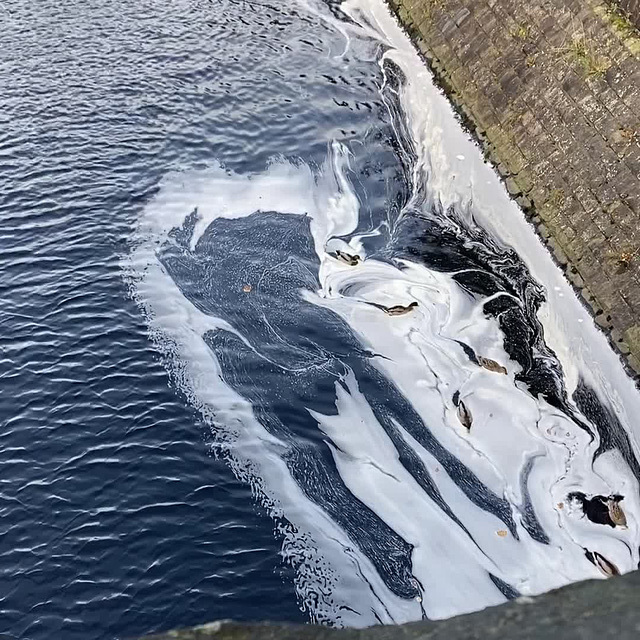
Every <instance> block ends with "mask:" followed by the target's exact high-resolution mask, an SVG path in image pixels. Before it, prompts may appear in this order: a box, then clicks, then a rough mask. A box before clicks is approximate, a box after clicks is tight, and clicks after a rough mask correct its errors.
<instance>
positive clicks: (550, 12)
mask: <svg viewBox="0 0 640 640" xmlns="http://www.w3.org/2000/svg"><path fill="white" fill-rule="evenodd" d="M388 3H389V5H390V7H391V9H392V10H393V11H394V12H395V14H396V16H397V17H398V19H399V21H400V22H401V24H402V25H403V26H404V28H405V29H406V31H407V32H408V34H409V35H410V36H411V38H412V40H413V42H414V44H415V46H416V47H417V48H418V50H419V51H420V52H421V53H422V55H423V57H424V58H425V60H426V62H427V63H428V65H429V66H430V68H431V70H432V71H433V73H434V75H435V78H436V80H437V82H438V83H439V84H440V86H441V87H442V88H443V90H444V91H445V93H446V94H447V95H448V97H449V98H450V100H451V101H452V103H453V104H454V106H455V107H456V109H457V110H458V112H459V114H460V116H461V118H462V120H463V122H464V123H465V125H466V126H467V127H468V129H469V130H470V131H471V132H472V133H473V134H474V135H475V136H476V137H477V139H478V141H479V143H480V144H481V146H482V148H483V150H484V153H485V155H486V157H487V158H488V159H489V160H490V161H492V162H493V163H494V164H495V165H496V167H497V170H498V171H499V173H500V174H501V176H502V177H503V178H504V180H505V184H506V187H507V189H508V190H509V193H510V194H511V195H512V197H513V198H514V199H516V200H517V202H518V203H519V204H520V206H521V207H522V209H523V210H524V212H525V214H526V215H527V217H528V218H529V220H530V221H531V223H532V224H534V225H535V226H536V228H537V230H538V232H539V234H540V236H541V237H542V238H543V239H544V240H545V242H546V244H547V246H548V247H549V249H550V251H551V252H552V254H553V255H554V257H555V259H556V261H557V262H558V263H559V264H560V266H561V267H562V268H563V269H564V270H565V273H566V275H567V277H568V278H569V279H570V281H571V282H572V283H573V285H574V287H575V288H576V290H577V291H578V293H579V295H580V297H581V299H582V300H583V301H584V303H585V304H586V305H587V306H588V307H589V308H590V309H591V310H592V312H593V314H594V315H595V317H596V321H597V322H598V324H599V325H600V326H601V327H602V329H603V330H604V331H605V333H606V334H607V336H608V337H609V339H610V341H611V343H612V344H613V345H614V346H615V348H616V349H617V350H618V352H619V353H620V354H621V355H622V356H623V357H624V360H625V362H626V364H627V365H628V368H629V370H630V373H631V374H633V375H634V376H635V377H636V380H638V376H639V375H640V254H639V251H640V38H639V37H638V33H637V31H636V30H634V28H633V27H632V25H631V23H630V22H629V21H627V20H626V19H625V18H624V17H623V16H622V14H621V13H618V12H617V11H615V10H613V9H612V8H611V7H610V5H608V4H605V3H604V2H602V1H600V0H586V1H582V0H526V1H525V0H516V1H514V0H388Z"/></svg>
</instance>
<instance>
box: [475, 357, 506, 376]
mask: <svg viewBox="0 0 640 640" xmlns="http://www.w3.org/2000/svg"><path fill="white" fill-rule="evenodd" d="M478 364H479V365H480V366H481V367H484V368H485V369H487V371H493V372H494V373H504V375H507V370H506V369H505V367H503V366H502V365H501V364H500V363H499V362H496V361H495V360H492V359H491V358H484V357H483V356H478Z"/></svg>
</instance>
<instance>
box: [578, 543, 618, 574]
mask: <svg viewBox="0 0 640 640" xmlns="http://www.w3.org/2000/svg"><path fill="white" fill-rule="evenodd" d="M584 551H585V555H586V556H587V560H589V562H591V563H593V564H594V565H595V566H596V567H598V569H600V571H601V572H602V573H603V574H604V575H605V576H607V578H610V577H611V576H619V575H620V571H619V569H618V567H616V565H615V564H613V562H610V561H609V560H607V559H606V558H605V557H604V556H603V555H601V554H600V553H598V552H597V551H589V550H588V549H585V550H584Z"/></svg>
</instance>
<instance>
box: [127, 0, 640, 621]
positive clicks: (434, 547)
mask: <svg viewBox="0 0 640 640" xmlns="http://www.w3.org/2000/svg"><path fill="white" fill-rule="evenodd" d="M300 6H301V11H303V12H304V11H306V12H308V13H310V14H312V15H315V16H320V17H321V19H322V20H324V21H325V23H326V24H328V25H330V28H332V29H335V30H336V32H337V33H338V34H339V35H340V38H342V40H343V42H344V49H342V50H340V51H335V52H333V56H334V59H337V60H340V59H341V56H344V55H345V52H347V51H348V52H349V55H350V56H352V57H355V58H356V59H358V60H360V62H361V63H367V64H369V65H370V66H371V72H372V73H374V72H375V73H378V74H379V77H380V79H381V82H380V84H379V96H380V104H381V105H383V108H384V109H385V110H386V113H387V115H386V119H387V123H388V127H387V131H390V132H391V133H390V134H388V135H391V137H392V141H391V143H392V147H393V149H394V159H393V161H391V160H389V159H388V158H387V165H386V166H385V165H383V166H379V167H378V168H377V170H378V171H379V172H380V173H381V174H382V175H383V176H385V177H384V188H381V191H380V193H377V194H376V193H371V194H370V195H371V199H368V197H367V193H368V191H367V188H366V186H367V185H368V183H367V178H368V177H369V176H370V175H371V174H367V173H366V171H363V165H364V163H366V155H367V153H368V152H369V151H370V150H371V148H375V145H376V140H375V136H374V140H373V141H372V140H371V139H369V140H367V141H366V142H362V143H361V144H359V143H358V140H351V141H350V142H349V143H348V144H346V143H344V142H340V141H339V140H338V139H337V138H336V139H334V140H333V142H332V143H331V144H329V145H328V147H327V150H326V156H325V159H324V161H323V162H322V163H321V164H319V163H314V162H312V161H306V160H305V159H304V158H302V157H301V156H300V155H297V156H293V157H292V156H289V153H288V150H287V149H286V148H283V149H282V150H281V154H280V155H279V156H274V157H273V158H272V159H271V161H270V163H269V164H268V166H266V167H265V168H264V169H263V170H260V171H251V172H238V171H234V170H232V169H229V168H227V167H226V166H225V164H224V162H223V161H222V163H221V162H220V159H218V158H216V157H215V155H214V154H212V157H211V159H210V161H209V162H208V163H207V166H206V167H204V168H184V169H182V170H177V171H176V170H173V171H171V172H169V173H168V174H167V175H166V176H165V177H164V178H163V180H162V183H161V185H160V190H159V192H158V194H157V195H156V196H155V197H154V198H153V199H152V200H151V201H150V202H149V203H148V204H147V206H146V207H145V208H144V210H143V211H142V212H141V214H140V217H139V220H138V223H137V226H136V231H135V237H134V248H133V249H132V252H131V254H130V255H129V256H128V258H127V260H126V261H125V269H126V274H127V278H128V281H129V283H130V285H131V289H132V292H133V295H134V297H135V299H136V300H137V301H138V303H139V305H140V307H141V308H142V310H143V311H144V313H145V316H146V317H147V319H148V323H149V327H150V330H151V336H152V338H153V340H154V342H155V344H156V345H157V346H158V347H159V348H160V349H161V350H162V352H163V353H164V355H165V362H166V365H167V367H168V368H169V370H170V371H171V372H172V374H173V376H174V379H175V380H176V381H177V383H178V385H179V388H180V390H181V391H182V392H183V393H184V394H185V396H186V397H187V398H188V399H189V401H190V402H191V403H193V405H195V406H197V407H198V408H199V410H200V411H201V412H202V414H203V415H204V416H205V418H206V419H207V420H208V422H209V424H210V425H211V427H212V429H214V432H215V434H216V437H217V438H218V439H219V441H220V442H221V443H223V446H224V447H225V448H227V450H228V451H229V452H230V456H231V459H232V461H233V462H232V464H233V465H234V468H235V470H236V472H237V473H238V474H239V475H241V477H242V478H243V479H245V480H247V481H249V482H250V483H252V485H253V487H254V489H255V491H256V494H257V495H258V496H259V498H260V499H261V500H263V501H264V503H265V504H267V505H268V506H269V508H270V509H271V511H272V514H273V515H274V516H278V517H282V518H283V519H284V521H286V522H287V523H288V525H287V526H286V527H285V529H284V535H285V544H284V553H285V554H286V555H288V556H289V558H290V559H291V561H292V562H293V564H294V566H295V568H296V571H297V582H296V585H297V588H298V591H299V594H300V596H301V597H302V599H303V601H304V603H305V605H306V606H307V607H308V608H309V610H310V611H311V614H312V618H314V619H317V620H324V621H328V622H330V623H332V624H338V625H355V626H365V625H368V624H373V623H376V622H404V621H407V620H415V619H419V618H421V617H428V618H442V617H447V616H451V615H456V614H459V613H463V612H467V611H471V610H476V609H479V608H482V607H485V606H489V605H495V604H499V603H500V602H503V601H504V600H505V599H507V598H513V597H516V596H518V595H521V594H522V595H530V594H536V593H540V592H543V591H546V590H549V589H552V588H555V587H558V586H561V585H563V584H566V583H568V582H571V581H576V580H582V579H587V578H594V577H598V576H601V577H604V574H605V573H606V572H607V571H606V570H605V571H604V572H603V570H602V566H603V565H602V563H600V568H599V567H598V566H597V565H598V562H597V561H594V558H596V557H597V556H595V555H594V554H599V555H600V556H601V557H603V558H605V559H606V560H607V562H608V563H609V565H610V566H614V567H615V570H617V571H620V572H624V571H629V570H632V569H635V568H636V567H637V565H638V560H639V558H638V548H639V545H640V540H639V531H638V521H637V517H636V514H637V513H639V509H640V503H639V500H638V485H637V482H638V479H639V478H640V475H639V473H640V467H639V466H638V462H637V441H636V433H635V431H634V425H633V421H632V420H631V419H630V417H631V416H633V415H635V414H636V413H637V411H638V409H640V403H639V398H638V394H637V391H636V389H635V388H634V387H633V385H632V383H631V381H630V380H628V379H627V377H626V376H625V374H624V372H623V370H622V367H621V365H620V363H619V362H618V360H617V358H616V356H615V355H614V354H613V353H612V352H611V351H610V349H609V346H608V345H607V343H606V340H605V339H604V337H603V336H602V335H601V334H600V333H599V332H598V331H597V329H596V327H595V326H594V324H593V321H592V319H591V318H590V317H589V316H588V314H587V313H586V311H585V310H584V309H583V308H582V307H581V306H580V303H579V302H578V300H577V299H576V297H575V295H574V293H573V292H572V290H571V289H570V287H569V286H568V284H567V283H566V281H565V280H564V278H563V277H562V275H561V273H560V272H559V270H558V269H557V268H556V267H555V265H554V264H553V262H552V260H551V258H550V256H549V255H548V254H547V252H546V250H545V249H544V248H543V247H542V246H541V244H540V242H539V240H538V239H537V238H536V237H535V234H534V232H533V230H532V229H531V228H530V227H529V226H528V225H527V223H526V221H525V220H524V217H523V216H522V214H521V212H520V211H519V210H518V209H517V207H516V206H515V204H514V203H513V202H511V201H510V200H509V198H508V197H507V195H506V193H505V191H504V189H503V187H502V185H501V184H500V183H499V181H498V179H497V178H496V175H495V173H494V172H493V171H492V169H491V168H490V167H488V166H487V165H486V164H484V163H483V161H482V158H481V155H480V152H479V150H478V149H477V147H476V146H475V145H474V143H473V142H472V141H471V140H470V139H469V138H468V137H467V136H466V134H465V133H464V132H463V131H462V129H461V127H460V125H459V123H458V122H457V121H456V118H455V117H454V115H453V113H452V111H451V109H450V107H449V105H448V104H447V102H446V100H445V99H444V98H443V96H442V95H441V94H440V93H439V92H438V90H437V89H436V88H435V87H434V85H433V83H432V78H431V76H430V75H429V73H428V71H427V70H426V69H425V68H424V66H423V65H422V63H421V62H420V60H419V59H418V56H417V54H416V53H415V52H414V50H413V49H412V47H411V45H410V43H409V42H408V40H407V38H406V36H405V35H404V34H403V33H402V32H401V31H400V29H399V28H398V26H397V25H396V24H395V22H394V21H393V19H392V18H391V17H390V15H389V14H388V11H387V9H386V7H385V6H384V5H383V3H382V1H381V0H347V2H346V3H345V4H343V5H341V7H340V9H335V10H334V11H333V12H330V11H329V9H328V8H327V7H326V6H325V5H321V4H312V5H311V4H302V5H300ZM341 12H344V15H341ZM345 17H348V18H349V19H350V21H347V20H345V19H344V18H345ZM374 69H376V70H377V71H374ZM371 126H372V127H375V126H377V125H375V124H374V123H373V122H372V124H371ZM363 185H364V187H363ZM345 256H346V258H345ZM411 303H417V306H414V307H412V308H409V307H408V305H410V304H411ZM395 307H397V309H396V313H394V308H395ZM503 369H504V370H505V372H503ZM576 496H577V497H576ZM580 496H583V497H580ZM593 496H601V497H602V500H603V501H604V502H603V504H611V505H614V506H615V505H616V504H617V505H619V506H620V507H621V508H622V509H623V511H624V514H625V518H626V526H622V525H619V524H615V523H614V522H610V521H608V520H607V516H603V518H604V520H603V522H600V523H598V522H594V521H593V519H592V518H591V519H590V518H589V517H588V514H587V513H586V511H585V508H584V500H585V499H587V500H588V499H590V498H592V497H593ZM609 496H618V497H617V498H613V497H612V498H610V499H609V502H607V499H608V498H609ZM620 496H622V497H623V498H622V499H621V498H620ZM604 508H605V510H606V507H604Z"/></svg>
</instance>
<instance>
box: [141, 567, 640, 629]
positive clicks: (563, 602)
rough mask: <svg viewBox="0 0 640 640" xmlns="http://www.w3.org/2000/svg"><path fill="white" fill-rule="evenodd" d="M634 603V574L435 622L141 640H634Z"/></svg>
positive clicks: (637, 621)
mask: <svg viewBox="0 0 640 640" xmlns="http://www.w3.org/2000/svg"><path fill="white" fill-rule="evenodd" d="M639 598H640V573H639V572H637V571H634V572H633V573H630V574H627V575H626V576H622V577H617V578H612V579H609V580H607V581H604V582H603V581H600V580H592V581H589V582H582V583H580V584H574V585H570V586H568V587H564V588H562V589H558V590H557V591H552V592H551V593H547V594H545V595H543V596H539V597H537V598H528V599H526V600H524V601H523V600H521V601H513V602H509V603H508V604H504V605H502V606H499V607H492V608H490V609H485V610H484V611H479V612H478V613H472V614H470V615H466V616H458V617H456V618H450V619H448V620H441V621H438V622H416V623H411V624H406V625H402V626H397V627H393V626H385V627H371V628H369V629H362V630H357V629H346V630H336V629H329V628H327V627H320V626H312V625H307V626H293V625H292V626H287V625H273V624H262V625H241V624H235V623H233V622H216V623H212V624H209V625H205V626H202V627H197V628H194V629H184V630H181V631H172V632H169V633H165V634H161V635H156V636H150V637H149V638H147V639H146V640H334V639H335V640H505V639H506V638H508V639H509V640H548V639H549V638H557V639H558V640H560V639H561V640H637V638H638V637H640V608H639V607H638V600H639Z"/></svg>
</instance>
